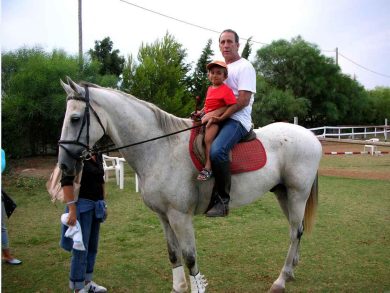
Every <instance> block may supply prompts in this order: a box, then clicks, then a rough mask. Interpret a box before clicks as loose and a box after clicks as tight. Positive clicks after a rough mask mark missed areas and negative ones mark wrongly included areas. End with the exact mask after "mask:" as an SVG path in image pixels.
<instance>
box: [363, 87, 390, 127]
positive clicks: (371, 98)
mask: <svg viewBox="0 0 390 293" xmlns="http://www.w3.org/2000/svg"><path fill="white" fill-rule="evenodd" d="M367 100H368V107H367V108H366V109H365V110H366V111H365V113H364V116H365V117H367V123H373V124H378V125H382V124H383V122H384V121H385V119H386V118H387V119H390V88H388V87H387V88H386V87H376V88H375V89H373V90H370V91H368V92H367Z"/></svg>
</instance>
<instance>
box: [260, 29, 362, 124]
mask: <svg viewBox="0 0 390 293" xmlns="http://www.w3.org/2000/svg"><path fill="white" fill-rule="evenodd" d="M254 65H255V68H256V71H257V72H258V74H260V75H261V76H263V77H264V79H265V80H266V81H267V83H269V84H270V85H271V86H272V87H275V88H277V89H279V90H282V91H287V90H289V91H291V93H292V94H293V95H294V96H295V97H296V98H305V99H307V100H309V101H310V104H311V108H310V109H309V112H308V115H307V116H306V119H305V120H306V121H305V122H306V125H318V124H321V125H325V124H336V123H343V122H345V121H348V120H349V121H351V120H354V121H356V120H358V119H357V117H356V115H355V116H354V118H353V119H350V118H352V117H351V114H352V113H361V105H360V104H359V103H360V102H361V101H362V99H364V94H365V93H364V88H363V87H362V86H361V85H359V84H358V83H357V82H356V81H353V80H352V79H351V78H350V77H348V76H346V75H343V74H342V73H341V71H340V68H339V67H338V65H336V64H335V63H334V61H333V59H331V58H328V57H325V56H323V55H321V53H320V50H319V49H318V48H317V46H316V45H313V44H309V43H307V42H305V41H304V40H303V39H302V38H301V37H299V36H298V37H297V38H294V39H292V40H291V42H288V41H285V40H279V41H275V42H272V44H270V45H268V46H265V47H263V48H261V49H260V50H258V51H257V54H256V60H255V64H254ZM355 101H357V102H358V103H355Z"/></svg>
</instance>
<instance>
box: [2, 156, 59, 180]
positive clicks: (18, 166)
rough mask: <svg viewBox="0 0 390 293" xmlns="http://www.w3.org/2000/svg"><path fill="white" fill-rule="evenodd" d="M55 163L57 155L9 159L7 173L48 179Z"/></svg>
mask: <svg viewBox="0 0 390 293" xmlns="http://www.w3.org/2000/svg"><path fill="white" fill-rule="evenodd" d="M56 163H57V157H51V156H45V157H33V158H24V159H20V160H10V161H9V162H7V165H8V166H9V174H10V175H14V176H23V177H35V178H43V179H48V178H49V176H50V174H51V172H53V169H54V167H55V165H56Z"/></svg>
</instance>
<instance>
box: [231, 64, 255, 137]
mask: <svg viewBox="0 0 390 293" xmlns="http://www.w3.org/2000/svg"><path fill="white" fill-rule="evenodd" d="M225 83H226V84H227V85H228V86H229V87H230V88H231V89H232V90H233V93H234V95H235V96H236V98H237V97H238V91H248V92H252V96H251V99H250V102H249V105H248V106H246V107H245V108H243V109H241V110H240V111H238V112H236V113H234V114H233V115H232V116H231V117H230V118H232V119H234V120H237V121H240V122H241V124H242V125H243V126H244V127H245V129H246V130H247V131H249V130H250V129H251V126H252V117H251V113H252V104H253V101H254V99H255V97H254V94H255V93H256V71H255V69H254V68H253V66H252V64H251V63H250V62H249V61H248V60H246V59H245V58H240V59H239V60H237V61H235V62H233V63H230V64H228V78H227V79H226V80H225Z"/></svg>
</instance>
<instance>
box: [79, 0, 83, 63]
mask: <svg viewBox="0 0 390 293" xmlns="http://www.w3.org/2000/svg"><path fill="white" fill-rule="evenodd" d="M79 65H80V71H81V70H82V69H83V22H82V0H79Z"/></svg>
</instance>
